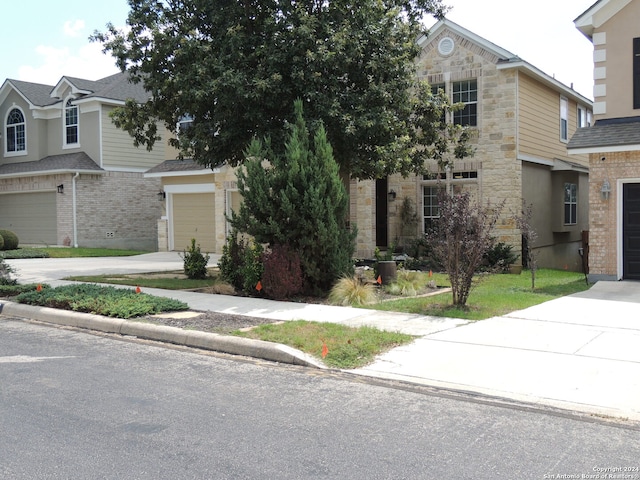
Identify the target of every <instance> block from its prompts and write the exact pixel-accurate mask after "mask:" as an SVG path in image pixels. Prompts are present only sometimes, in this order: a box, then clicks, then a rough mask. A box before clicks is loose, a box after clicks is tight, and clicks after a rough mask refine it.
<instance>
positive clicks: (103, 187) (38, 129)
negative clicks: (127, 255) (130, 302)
mask: <svg viewBox="0 0 640 480" xmlns="http://www.w3.org/2000/svg"><path fill="white" fill-rule="evenodd" d="M128 98H133V99H135V100H137V101H140V102H142V101H145V100H146V98H147V97H146V94H145V92H144V89H143V88H142V86H140V85H132V84H131V83H129V81H128V80H127V75H126V74H116V75H112V76H109V77H106V78H103V79H100V80H96V81H90V80H84V79H79V78H71V77H62V78H61V79H60V81H59V82H58V83H57V84H56V85H42V84H37V83H31V82H24V81H17V80H6V81H5V82H4V83H3V84H2V86H1V87H0V121H2V131H1V134H0V143H1V147H0V228H3V229H9V230H13V231H14V232H16V233H17V234H18V236H19V238H20V241H21V243H22V244H48V245H70V246H84V247H112V248H134V249H144V250H155V249H156V248H157V226H156V224H157V218H158V216H159V215H160V212H161V202H159V201H158V192H159V190H160V182H159V181H158V180H155V179H148V178H144V176H143V173H144V172H145V171H146V170H148V169H149V168H151V167H153V166H154V165H157V164H158V163H159V162H161V161H162V160H163V159H164V158H165V151H164V147H163V145H161V144H160V142H159V144H158V146H157V147H156V148H154V150H153V151H152V152H148V151H147V150H146V149H145V148H135V147H134V146H133V142H132V139H131V137H130V136H129V134H128V133H126V132H124V131H122V130H119V129H117V128H116V127H115V126H114V125H113V123H112V121H111V119H110V117H109V113H110V112H111V111H112V110H113V108H115V107H116V106H119V105H124V103H125V100H126V99H128Z"/></svg>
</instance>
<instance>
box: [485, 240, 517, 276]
mask: <svg viewBox="0 0 640 480" xmlns="http://www.w3.org/2000/svg"><path fill="white" fill-rule="evenodd" d="M512 250H513V245H507V244H506V243H504V242H498V243H496V244H494V245H493V247H491V248H490V249H489V250H488V251H487V253H486V254H485V257H484V258H485V261H486V262H487V266H488V268H489V270H491V271H495V272H502V273H506V272H508V271H509V267H510V266H511V265H513V264H514V263H515V261H516V260H517V259H518V255H516V254H515V253H513V252H512Z"/></svg>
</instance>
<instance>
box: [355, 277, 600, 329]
mask: <svg viewBox="0 0 640 480" xmlns="http://www.w3.org/2000/svg"><path fill="white" fill-rule="evenodd" d="M433 278H434V279H435V281H436V284H437V285H438V286H441V287H448V286H450V284H449V282H448V280H447V277H446V276H445V275H442V274H438V275H434V277H433ZM588 288H589V285H587V284H586V282H585V280H584V275H583V274H581V273H575V272H567V271H563V270H549V269H541V270H538V271H537V272H536V288H535V290H532V289H531V274H530V272H529V271H523V272H522V274H520V275H512V274H495V275H479V276H477V277H476V280H475V282H474V287H473V289H472V290H471V295H469V300H468V301H467V308H466V309H461V308H453V306H452V305H451V293H442V294H440V295H435V296H431V297H408V298H403V299H400V300H394V301H389V302H384V303H378V304H375V305H368V306H367V307H365V308H372V309H375V310H385V311H395V312H406V313H416V314H420V315H434V316H439V317H453V318H463V319H468V320H482V319H485V318H490V317H494V316H500V315H504V314H506V313H509V312H513V311H515V310H522V309H523V308H527V307H531V306H533V305H538V304H539V303H543V302H546V301H548V300H553V299H554V298H558V297H562V296H565V295H569V294H572V293H576V292H581V291H583V290H587V289H588Z"/></svg>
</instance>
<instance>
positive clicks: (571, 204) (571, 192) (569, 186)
mask: <svg viewBox="0 0 640 480" xmlns="http://www.w3.org/2000/svg"><path fill="white" fill-rule="evenodd" d="M577 218H578V185H576V184H575V183H565V184H564V224H565V225H575V224H576V223H577Z"/></svg>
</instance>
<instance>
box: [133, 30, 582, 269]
mask: <svg viewBox="0 0 640 480" xmlns="http://www.w3.org/2000/svg"><path fill="white" fill-rule="evenodd" d="M419 42H420V45H421V47H422V54H421V55H420V57H419V58H418V59H417V62H418V74H419V75H420V77H421V78H422V79H424V80H427V81H428V82H429V83H430V84H431V85H432V88H434V89H437V88H441V89H443V91H444V92H446V94H448V95H449V96H450V97H451V99H452V100H453V101H454V102H464V103H465V104H466V106H465V109H464V110H463V111H461V112H460V113H458V114H455V115H453V116H452V117H451V118H450V119H449V121H451V122H456V123H460V124H463V125H468V126H469V127H470V128H471V129H472V131H473V140H472V144H473V147H474V148H475V155H474V156H473V157H471V158H468V159H466V160H464V161H460V162H454V167H453V169H452V170H451V171H449V172H441V176H446V179H445V180H444V182H445V183H446V185H448V186H449V188H451V189H452V191H462V190H468V191H470V192H471V193H472V194H473V195H474V196H475V197H476V198H477V199H478V200H479V201H481V202H482V203H486V202H491V203H492V204H495V203H498V202H501V201H502V200H505V202H506V204H505V207H504V210H503V215H502V218H501V221H500V223H499V226H498V231H497V236H498V239H499V240H500V241H503V242H506V243H509V244H512V245H513V246H514V251H515V252H516V253H518V254H519V253H520V251H521V234H520V231H519V230H518V229H517V228H516V226H515V223H514V221H513V219H512V217H513V215H514V214H519V213H520V211H521V206H522V199H524V200H525V201H526V202H527V203H528V204H533V206H534V219H533V223H534V228H535V229H536V231H537V232H538V241H537V243H536V244H535V245H533V246H532V247H533V248H535V249H536V250H537V251H538V252H539V255H538V258H539V264H540V265H541V266H547V267H553V268H569V269H572V270H580V269H581V267H582V263H581V259H580V256H579V254H578V249H579V248H580V246H581V232H582V231H583V230H586V229H587V224H588V201H587V193H588V183H587V182H588V157H587V156H586V155H582V156H581V155H578V156H573V157H569V155H568V154H567V149H566V146H567V142H568V140H569V138H570V137H571V135H572V134H573V132H574V131H575V130H576V128H578V126H581V125H586V124H587V123H588V122H590V119H591V108H592V105H591V101H590V100H589V99H587V98H586V97H584V96H582V95H580V94H579V93H577V92H575V91H574V90H573V89H571V88H570V87H567V86H566V85H563V84H562V83H560V82H558V81H556V80H555V79H554V78H552V77H550V76H549V75H547V74H545V73H544V72H542V71H540V70H538V69H537V68H536V67H534V66H533V65H530V64H528V63H527V62H525V61H523V60H522V59H520V58H518V57H517V56H515V55H514V54H512V53H510V52H508V51H506V50H504V49H502V48H500V47H498V46H496V45H494V44H492V43H491V42H489V41H488V40H485V39H483V38H481V37H479V36H477V35H475V34H474V33H472V32H470V31H469V30H466V29H464V28H463V27H461V26H459V25H456V24H455V23H453V22H450V21H448V20H444V21H441V22H439V23H438V24H436V25H435V26H434V27H433V28H432V29H431V32H430V35H429V36H428V37H424V38H421V39H420V40H419ZM170 158H171V156H170V155H169V156H167V160H166V161H165V162H163V163H162V164H160V165H158V166H156V167H154V168H153V169H150V170H149V171H148V172H147V173H146V174H145V176H146V177H149V178H156V179H160V180H161V182H162V188H163V190H164V192H166V202H165V210H164V212H163V215H162V217H161V218H160V219H159V223H158V225H159V229H158V231H159V242H158V243H159V246H160V248H161V249H165V248H166V249H168V250H182V249H184V248H186V246H187V244H188V242H189V241H190V238H196V240H197V241H198V242H199V243H200V244H201V246H202V248H203V249H205V250H207V251H210V252H217V253H220V252H221V251H222V247H223V245H224V242H225V238H226V235H227V233H228V226H227V224H226V220H225V218H224V212H229V211H230V210H231V209H233V208H234V206H237V205H239V202H240V201H241V198H240V196H239V194H238V192H237V188H236V182H235V174H234V171H233V169H230V168H229V167H224V166H222V167H219V168H216V169H214V170H211V169H205V168H202V167H201V166H198V165H196V164H194V163H192V162H188V161H187V162H180V161H175V160H171V159H170ZM173 158H175V157H173ZM431 168H432V171H433V173H434V174H435V173H437V171H436V170H437V167H436V165H435V164H434V165H431ZM438 188H439V184H438V182H437V181H436V180H435V175H427V176H424V177H422V176H421V177H415V176H414V177H409V178H402V177H401V176H399V175H394V176H391V177H389V178H383V179H379V180H373V181H356V180H351V181H348V190H349V195H350V222H351V224H355V225H356V226H357V228H358V237H357V250H356V255H357V256H358V257H359V258H371V257H372V256H373V253H374V250H375V248H376V247H380V248H381V249H385V248H387V247H389V246H390V245H393V244H396V245H397V244H401V243H403V242H408V241H409V239H410V238H416V237H418V236H420V235H422V234H423V232H424V229H425V226H426V225H428V224H429V223H430V222H431V221H432V220H433V218H435V217H437V215H438V209H437V205H436V203H435V202H436V199H437V189H438ZM405 199H408V201H407V200H405ZM407 202H408V203H410V204H411V205H412V206H413V209H414V212H415V213H417V216H418V221H417V222H415V223H413V224H411V225H407V224H405V223H403V220H402V219H403V218H405V217H403V208H402V205H403V204H407Z"/></svg>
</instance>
